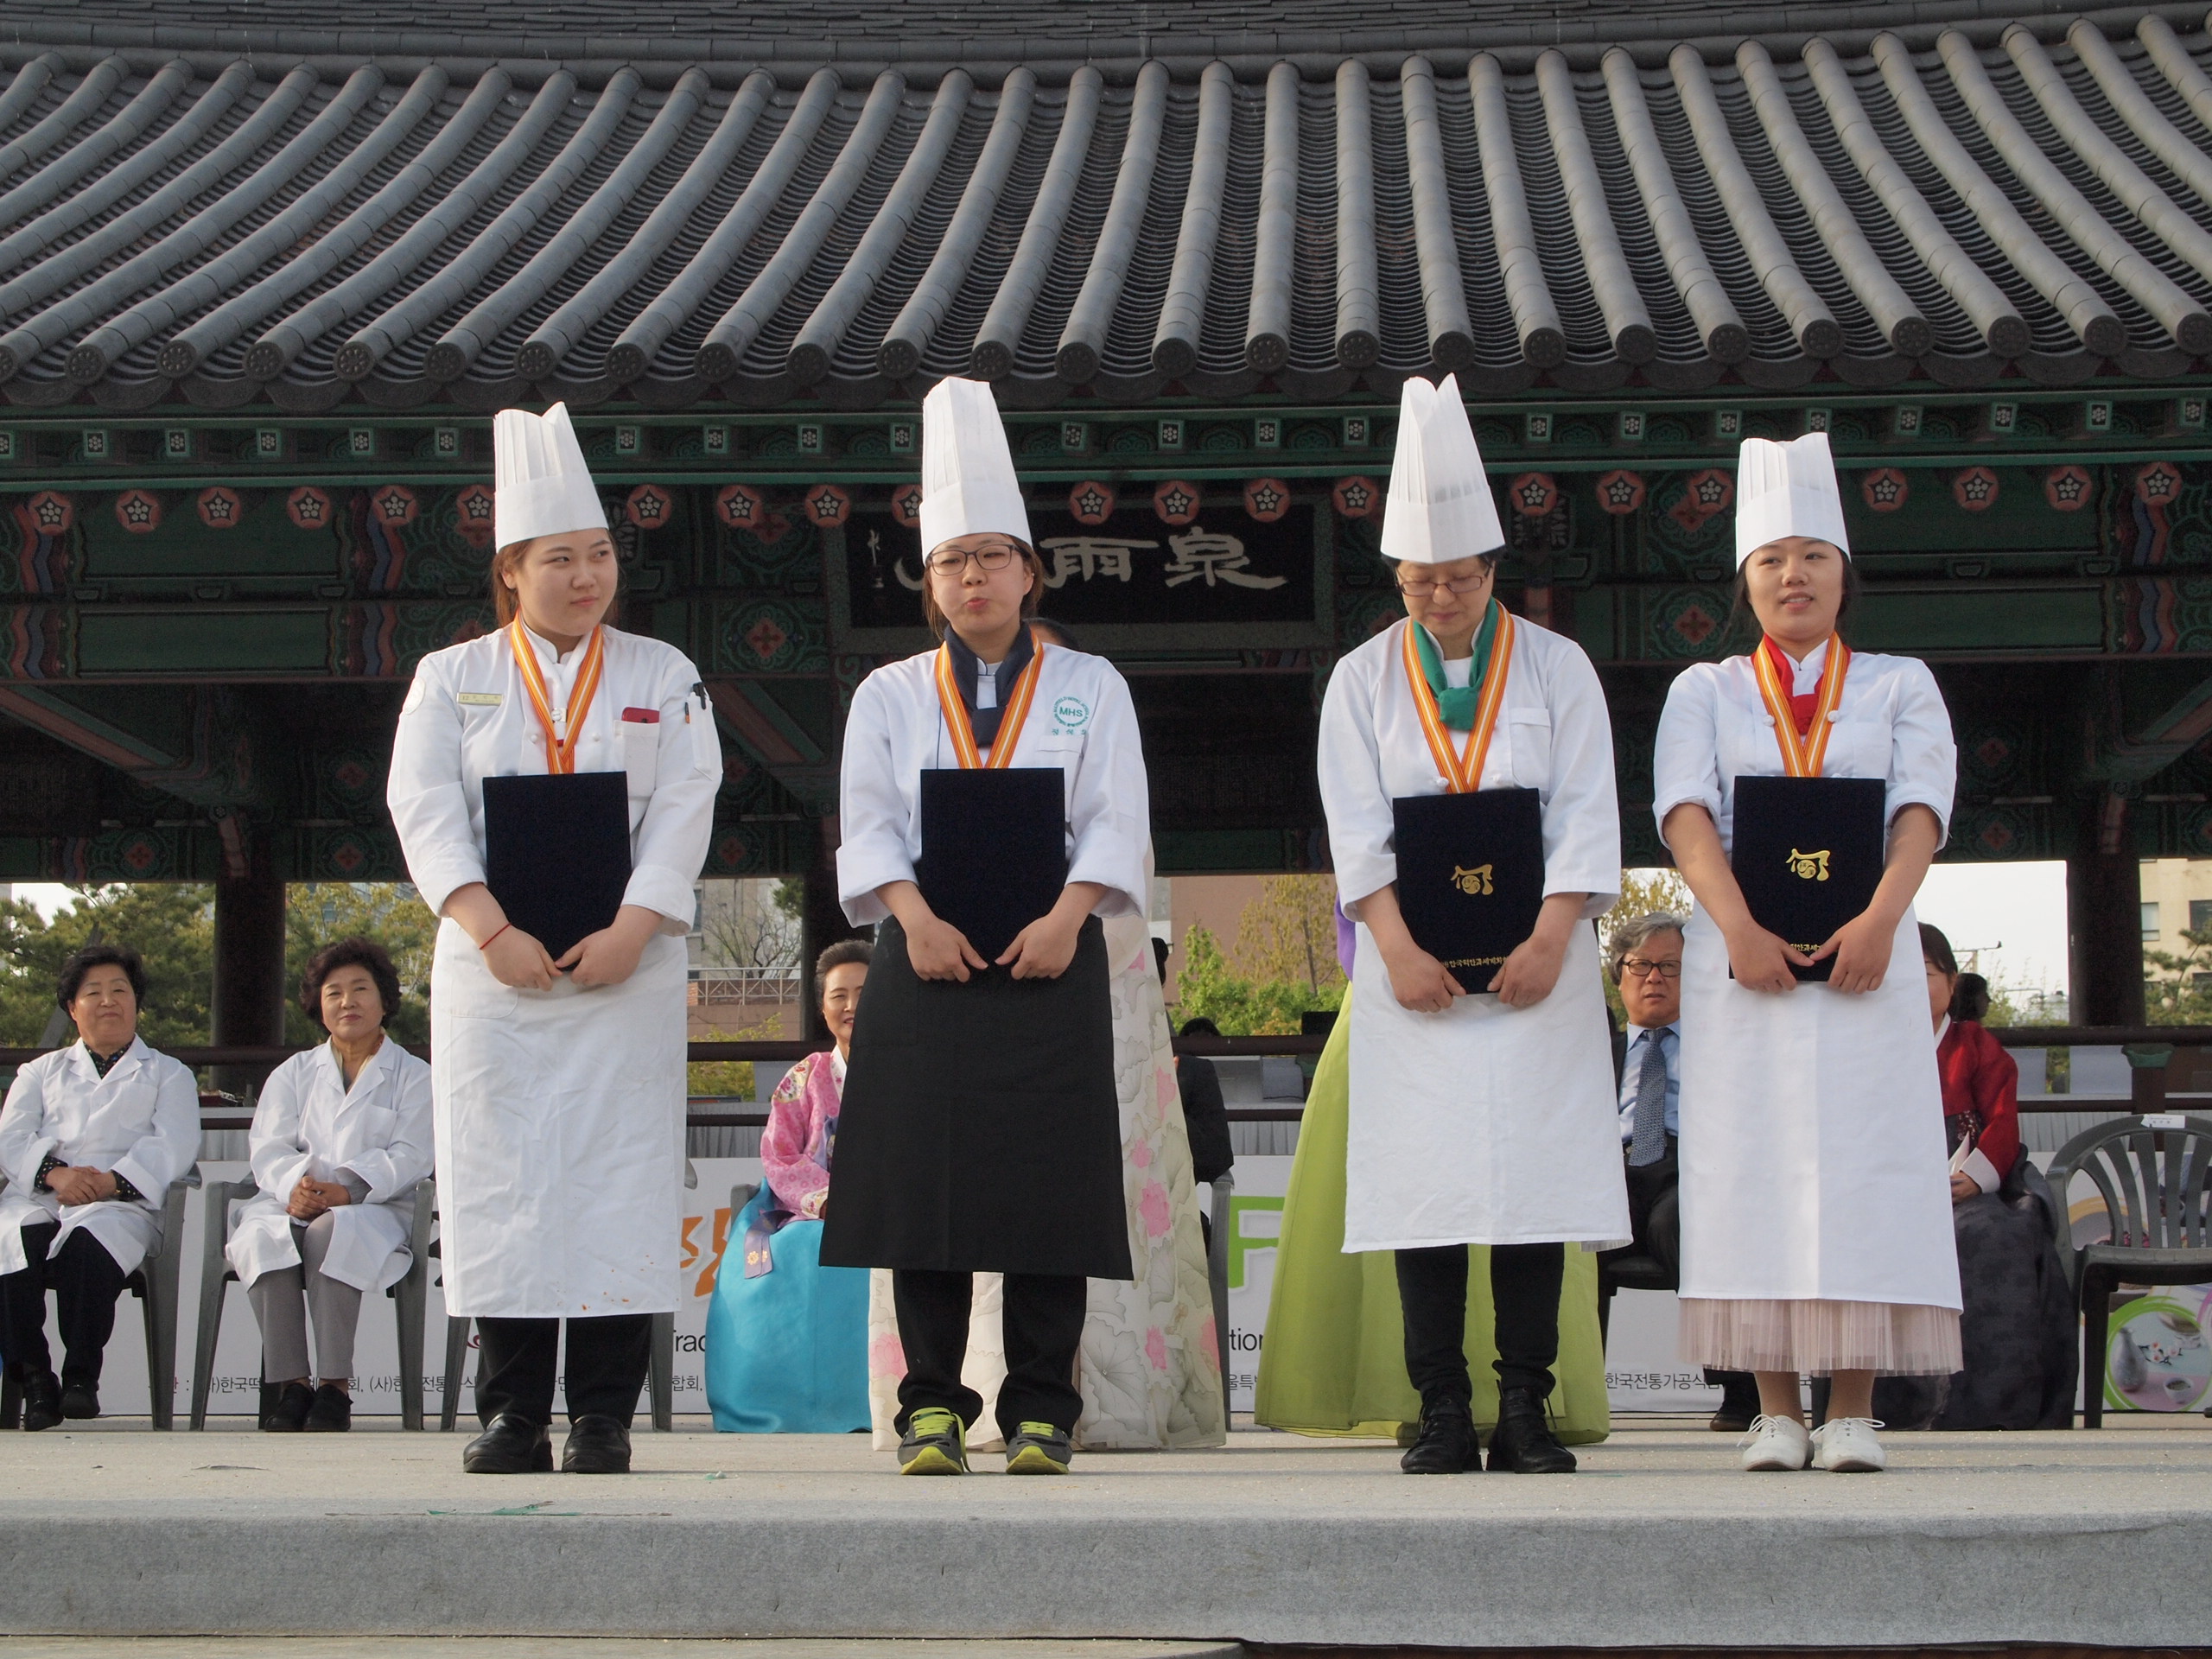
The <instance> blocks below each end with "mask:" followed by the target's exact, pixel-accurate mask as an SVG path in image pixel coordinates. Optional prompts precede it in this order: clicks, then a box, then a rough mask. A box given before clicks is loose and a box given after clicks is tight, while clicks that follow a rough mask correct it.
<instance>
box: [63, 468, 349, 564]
mask: <svg viewBox="0 0 2212 1659" xmlns="http://www.w3.org/2000/svg"><path fill="white" fill-rule="evenodd" d="M149 493H150V494H151V495H153V496H154V497H155V498H156V499H157V500H158V501H159V503H160V511H161V524H160V527H159V528H158V529H156V530H154V531H150V532H146V533H134V532H132V531H129V530H127V529H125V528H124V525H123V524H122V523H121V522H119V520H118V516H117V514H116V513H115V512H113V511H111V510H110V511H105V512H103V511H100V510H99V509H97V508H95V509H93V510H92V511H89V512H85V513H83V514H82V515H81V516H80V518H79V521H78V522H79V527H80V533H81V535H82V537H83V541H84V555H83V563H82V566H81V569H82V579H83V580H85V581H86V582H108V581H118V580H137V581H143V582H174V581H181V580H183V579H186V578H189V577H194V576H226V577H238V578H251V577H257V576H258V577H266V576H290V577H296V578H300V579H304V580H309V581H314V580H320V581H325V582H327V581H330V580H332V579H334V578H335V577H337V576H338V575H340V555H341V549H340V543H339V537H338V536H337V534H336V532H335V531H334V529H333V527H331V526H329V525H324V526H321V527H320V528H317V529H314V530H302V529H301V528H300V527H299V526H298V525H296V524H294V523H293V522H292V520H291V518H290V517H289V515H288V514H287V513H286V512H285V508H284V496H283V493H279V492H276V491H261V490H251V491H246V492H244V493H239V492H236V491H233V492H232V493H231V496H232V498H235V500H236V503H237V507H236V517H237V523H235V524H226V525H224V526H223V527H221V528H214V527H211V526H210V525H208V524H205V523H203V522H202V520H201V516H200V510H199V508H198V506H197V505H196V499H195V493H194V492H190V491H176V490H156V491H151V492H149ZM215 505H216V508H217V510H218V514H219V516H220V514H221V513H222V512H226V511H227V510H228V509H229V508H230V507H231V499H219V500H218V501H217V503H216V504H215Z"/></svg>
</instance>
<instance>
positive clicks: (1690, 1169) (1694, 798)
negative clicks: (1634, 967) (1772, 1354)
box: [1652, 646, 1959, 1308]
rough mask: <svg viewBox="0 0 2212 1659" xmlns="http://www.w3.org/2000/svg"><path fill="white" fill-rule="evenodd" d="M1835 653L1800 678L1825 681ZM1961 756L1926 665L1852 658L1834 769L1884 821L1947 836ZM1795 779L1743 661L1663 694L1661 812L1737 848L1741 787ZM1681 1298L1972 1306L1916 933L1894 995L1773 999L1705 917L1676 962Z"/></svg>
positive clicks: (1684, 679) (1811, 660)
mask: <svg viewBox="0 0 2212 1659" xmlns="http://www.w3.org/2000/svg"><path fill="white" fill-rule="evenodd" d="M1826 651H1827V647H1825V646H1823V647H1821V650H1820V651H1818V652H1814V653H1812V654H1811V655H1809V656H1808V658H1807V659H1806V662H1805V663H1804V664H1800V665H1798V668H1797V671H1796V676H1795V678H1796V689H1798V690H1810V689H1811V685H1812V684H1813V683H1817V676H1818V673H1819V670H1820V667H1821V664H1823V663H1824V662H1825V660H1826ZM1957 760H1958V751H1957V747H1956V745H1955V743H1954V741H1953V740H1952V737H1951V721H1950V715H1949V713H1948V710H1947V709H1945V708H1944V706H1943V698H1942V692H1941V691H1939V690H1937V689H1936V677H1935V676H1934V675H1933V674H1932V673H1930V672H1929V669H1928V665H1927V664H1925V663H1923V662H1919V661H1917V660H1916V659H1915V658H1910V657H1889V656H1882V655H1878V654H1877V653H1874V652H1853V653H1852V658H1851V665H1850V669H1849V671H1848V672H1847V674H1846V676H1845V677H1844V683H1843V692H1842V696H1841V698H1840V701H1839V702H1838V704H1837V706H1836V709H1835V711H1834V721H1833V724H1832V730H1831V732H1830V734H1829V738H1828V747H1827V758H1826V760H1825V763H1824V765H1823V767H1822V772H1823V774H1824V775H1825V776H1827V777H1831V778H1880V779H1884V780H1885V782H1886V784H1887V802H1888V808H1887V810H1888V816H1889V818H1890V821H1891V822H1895V820H1896V817H1897V814H1898V812H1900V811H1901V810H1904V808H1905V807H1907V806H1910V805H1921V806H1925V807H1927V808H1929V810H1932V811H1933V812H1934V813H1935V814H1936V821H1937V823H1939V825H1944V826H1948V823H1949V820H1950V816H1951V797H1952V792H1953V789H1954V786H1955V781H1956V775H1957ZM1782 775H1783V763H1782V752H1781V748H1780V746H1779V745H1778V744H1777V742H1776V741H1775V726H1774V720H1773V717H1772V716H1771V715H1769V714H1768V712H1767V708H1766V702H1765V699H1764V697H1762V696H1761V695H1760V693H1759V686H1758V672H1757V671H1756V670H1755V669H1754V667H1753V666H1752V663H1751V658H1749V657H1732V658H1728V659H1727V660H1726V662H1720V663H1700V664H1694V666H1692V667H1689V668H1687V669H1685V670H1683V671H1682V672H1681V674H1680V675H1679V676H1678V677H1676V678H1675V683H1674V684H1673V685H1672V686H1671V687H1669V690H1668V693H1667V706H1666V709H1665V711H1664V712H1663V713H1662V715H1660V717H1659V737H1658V745H1657V750H1656V755H1655V757H1654V761H1653V777H1652V788H1653V799H1652V810H1653V812H1654V814H1655V815H1656V817H1657V818H1658V821H1659V823H1661V824H1662V826H1663V825H1664V824H1665V823H1666V821H1667V814H1668V813H1669V811H1670V810H1673V809H1674V808H1675V807H1676V806H1679V805H1681V804H1683V803H1685V802H1695V803H1697V804H1699V805H1701V806H1703V807H1704V808H1705V809H1706V810H1707V811H1708V812H1710V813H1711V814H1712V815H1713V822H1714V823H1715V824H1717V825H1718V826H1719V830H1720V840H1721V844H1722V846H1723V847H1732V846H1733V844H1734V830H1735V792H1736V779H1738V778H1739V777H1757V778H1772V777H1780V776H1782ZM1681 1031H1682V1048H1681V1079H1682V1081H1681V1140H1680V1143H1679V1150H1680V1154H1681V1214H1682V1284H1681V1294H1682V1295H1683V1296H1685V1297H1691V1298H1703V1299H1709V1300H1827V1301H1859V1302H1878V1303H1884V1304H1889V1305H1893V1306H1894V1305H1900V1304H1903V1305H1923V1306H1936V1307H1949V1308H1955V1307H1957V1306H1959V1271H1958V1250H1957V1249H1956V1246H1955V1243H1954V1241H1953V1236H1952V1230H1951V1196H1950V1179H1949V1177H1948V1174H1947V1173H1945V1165H1946V1162H1947V1160H1946V1158H1945V1156H1944V1151H1945V1135H1944V1129H1943V1091H1942V1083H1941V1080H1940V1079H1939V1077H1938V1076H1937V1072H1936V1043H1935V1037H1934V1033H1933V1031H1932V1030H1931V1028H1930V1026H1929V1019H1928V994H1927V988H1926V982H1925V980H1924V978H1923V975H1922V971H1921V957H1920V925H1919V922H1918V920H1917V919H1916V918H1915V916H1914V915H1913V913H1912V912H1911V911H1910V909H1908V910H1907V911H1906V912H1905V914H1904V919H1903V920H1902V921H1901V922H1899V924H1898V925H1897V934H1896V937H1895V939H1894V940H1893V942H1892V944H1891V955H1890V965H1889V969H1888V971H1887V972H1886V974H1885V976H1884V978H1883V982H1882V986H1881V988H1880V989H1878V990H1874V991H1868V992H1866V993H1864V994H1859V995H1853V994H1848V993H1846V992H1842V991H1836V990H1831V989H1829V988H1828V987H1827V986H1826V985H1823V984H1817V983H1808V984H1802V985H1800V986H1798V987H1797V988H1796V989H1794V990H1791V991H1788V992H1784V993H1782V994H1780V995H1773V994H1768V993H1762V992H1758V991H1749V990H1745V988H1743V987H1742V986H1740V985H1738V984H1737V983H1736V982H1735V981H1734V980H1733V979H1732V978H1731V977H1730V976H1729V971H1728V948H1727V944H1726V941H1725V940H1723V939H1722V938H1721V937H1720V932H1719V929H1718V928H1716V927H1715V926H1714V925H1713V920H1712V918H1711V917H1709V916H1708V915H1707V913H1706V912H1705V908H1704V906H1701V905H1700V906H1695V907H1694V908H1693V910H1692V912H1691V916H1690V923H1689V926H1688V928H1687V929H1686V930H1685V931H1684V934H1683V947H1682V1018H1681Z"/></svg>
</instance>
